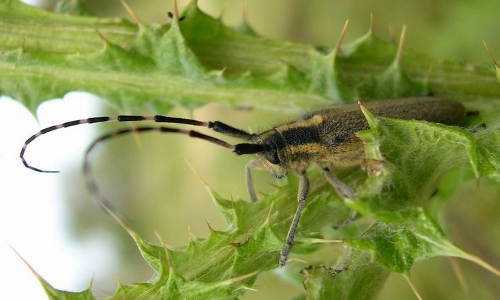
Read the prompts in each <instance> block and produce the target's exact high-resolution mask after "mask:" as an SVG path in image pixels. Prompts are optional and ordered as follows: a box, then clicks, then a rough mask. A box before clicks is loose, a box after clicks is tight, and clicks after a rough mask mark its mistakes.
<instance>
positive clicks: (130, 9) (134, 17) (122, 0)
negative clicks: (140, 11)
mask: <svg viewBox="0 0 500 300" xmlns="http://www.w3.org/2000/svg"><path fill="white" fill-rule="evenodd" d="M120 2H121V3H122V5H123V7H124V8H125V10H126V11H127V13H128V14H129V15H130V17H131V18H132V19H133V20H134V22H135V23H137V24H139V25H144V23H143V22H142V21H141V19H139V16H137V14H136V13H135V12H134V11H133V10H132V8H130V6H129V5H128V4H127V2H125V0H121V1H120Z"/></svg>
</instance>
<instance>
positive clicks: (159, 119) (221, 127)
mask: <svg viewBox="0 0 500 300" xmlns="http://www.w3.org/2000/svg"><path fill="white" fill-rule="evenodd" d="M112 121H115V122H139V121H149V122H156V123H172V124H185V125H192V126H199V127H206V128H210V129H212V130H213V131H215V132H219V133H221V134H224V135H227V136H231V137H235V138H238V139H243V140H250V139H251V138H252V137H253V135H252V134H250V133H248V132H246V131H243V130H241V129H237V128H234V127H232V126H229V125H227V124H225V123H222V122H219V121H215V122H205V121H198V120H194V119H185V118H175V117H168V116H161V115H156V116H134V115H120V116H111V117H109V116H108V117H94V118H88V119H80V120H73V121H69V122H65V123H61V124H58V125H54V126H49V127H46V128H44V129H42V130H40V131H39V132H37V133H35V134H34V135H32V136H31V137H29V138H28V139H27V140H26V141H25V142H24V145H23V147H22V149H21V152H20V153H19V157H20V158H21V161H22V162H23V164H24V166H25V167H26V168H28V169H31V170H33V171H37V172H42V173H58V172H59V171H52V170H43V169H40V168H37V167H34V166H31V165H30V164H28V162H27V161H26V159H25V158H24V154H25V152H26V149H27V147H28V145H29V144H30V143H31V142H33V141H34V140H35V139H37V138H38V137H40V136H41V135H44V134H46V133H49V132H52V131H54V130H58V129H63V128H68V127H72V126H76V125H81V124H95V123H104V122H112ZM148 128H149V129H148ZM155 128H156V129H155ZM143 131H159V132H164V133H165V132H170V133H180V134H186V135H189V136H191V137H196V138H201V139H203V140H205V141H209V142H211V143H214V144H217V145H219V146H222V147H224V148H227V149H229V150H231V151H234V150H235V146H234V145H231V144H228V143H226V142H224V141H222V140H219V139H216V138H214V137H211V136H208V135H205V134H202V133H199V132H196V131H192V130H182V129H175V128H169V127H141V129H140V130H139V129H138V130H130V129H126V130H120V131H116V132H114V133H112V134H108V135H105V136H103V137H101V138H100V139H98V140H96V141H95V142H94V143H95V144H98V143H100V142H102V141H103V140H106V139H109V138H111V137H112V136H116V135H122V134H126V133H129V132H143ZM93 146H95V145H93ZM93 146H91V147H93ZM253 153H255V152H253Z"/></svg>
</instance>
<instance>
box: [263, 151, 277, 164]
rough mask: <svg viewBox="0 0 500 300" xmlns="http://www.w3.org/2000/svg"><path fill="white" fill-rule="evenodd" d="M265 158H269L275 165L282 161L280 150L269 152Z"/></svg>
mask: <svg viewBox="0 0 500 300" xmlns="http://www.w3.org/2000/svg"><path fill="white" fill-rule="evenodd" d="M265 158H266V159H267V161H268V162H270V163H272V164H273V165H278V164H279V163H280V159H279V157H278V152H272V153H271V154H267V155H266V156H265Z"/></svg>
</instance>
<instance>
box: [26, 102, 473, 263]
mask: <svg viewBox="0 0 500 300" xmlns="http://www.w3.org/2000/svg"><path fill="white" fill-rule="evenodd" d="M366 107H367V108H368V109H369V110H370V111H371V112H372V113H374V114H375V115H378V116H382V117H390V118H398V119H406V120H411V119H413V120H424V121H429V122H436V123H442V124H446V125H455V124H458V123H459V122H460V120H461V119H462V118H463V117H465V116H466V114H467V113H466V110H465V108H464V107H463V106H462V105H461V104H460V103H458V102H455V101H451V100H443V99H437V98H431V97H420V98H406V99H393V100H386V101H374V102H367V103H366ZM109 121H118V122H137V121H153V122H157V123H176V124H186V125H192V126H199V127H207V128H210V129H212V130H213V131H215V132H218V133H221V134H223V135H226V136H230V137H235V138H238V139H240V140H243V141H245V142H244V143H239V144H236V145H232V144H229V143H226V142H224V141H223V140H220V139H217V138H214V137H211V136H209V135H205V134H202V133H199V132H197V131H193V130H185V129H177V128H171V127H166V126H139V127H136V128H127V129H121V130H118V131H114V132H111V133H108V134H106V135H103V136H101V137H100V138H98V139H96V140H95V141H94V142H93V143H92V144H91V145H90V146H89V148H88V149H87V151H86V154H85V162H84V172H85V174H86V178H87V185H88V187H89V189H90V191H91V192H94V194H96V195H98V193H97V186H96V184H95V182H94V180H93V178H92V177H91V176H90V171H89V164H88V154H89V153H90V152H91V151H92V149H93V148H94V147H95V146H96V145H97V144H99V143H101V142H103V141H105V140H108V139H110V138H113V137H115V136H119V135H124V134H128V133H132V132H138V133H142V132H146V131H157V132H161V133H178V134H183V135H188V136H190V137H193V138H199V139H202V140H205V141H208V142H211V143H213V144H216V145H219V146H222V147H224V148H227V149H229V150H231V151H232V152H234V153H236V154H237V155H245V154H255V156H256V158H255V159H253V160H251V161H250V162H248V164H247V165H246V167H245V175H246V185H247V190H248V194H249V197H250V200H251V201H252V202H255V201H256V200H257V196H256V194H255V191H254V188H253V184H252V177H251V173H250V170H251V169H253V168H256V167H263V168H264V169H266V170H267V171H269V172H270V173H271V174H273V175H274V176H276V177H277V178H281V177H283V176H285V175H287V173H288V171H289V170H291V171H293V172H295V173H296V174H297V175H298V176H299V187H298V194H297V201H298V207H297V211H296V213H295V215H294V217H293V220H292V224H291V225H290V229H289V231H288V235H287V237H286V241H285V244H284V246H283V248H282V249H281V255H280V258H279V262H278V263H279V266H280V267H281V266H284V265H285V263H286V260H287V257H288V254H289V252H290V248H291V246H292V242H293V238H294V235H295V231H296V229H297V225H298V223H299V219H300V216H301V214H302V210H303V209H304V205H305V200H306V198H307V194H308V190H309V180H308V178H307V175H306V169H307V167H308V166H310V165H312V164H316V165H318V166H319V167H320V168H321V169H322V170H323V173H324V175H325V177H326V179H327V181H328V182H329V183H330V184H331V185H332V186H333V188H334V190H335V192H336V193H337V195H338V196H339V197H340V198H341V199H346V198H352V197H353V196H354V194H355V191H354V190H353V189H352V188H351V187H349V186H347V185H346V184H345V183H343V182H342V181H340V180H339V179H338V178H337V177H336V176H335V175H334V174H333V173H331V168H332V167H336V166H349V165H354V164H359V163H361V162H362V159H363V152H364V147H363V142H362V141H361V140H360V139H359V138H358V137H356V135H355V133H356V132H357V131H360V130H364V129H367V128H368V123H367V121H366V120H365V118H364V117H363V115H362V113H361V111H360V109H359V107H358V106H357V105H356V104H349V105H342V106H337V107H331V108H325V109H321V110H317V111H313V112H309V113H306V114H304V115H302V117H301V118H300V119H298V120H297V121H293V122H290V123H286V124H283V125H279V126H276V127H274V128H272V129H269V130H266V131H264V132H262V133H258V134H253V133H248V132H246V131H244V130H241V129H237V128H235V127H232V126H230V125H228V124H225V123H222V122H219V121H214V122H204V121H198V120H193V119H184V118H175V117H168V116H160V115H157V116H134V115H120V116H113V117H95V118H88V119H81V120H74V121H70V122H66V123H62V124H59V125H54V126H50V127H47V128H45V129H42V130H41V131H39V132H38V133H35V134H34V135H32V136H31V137H30V138H28V139H27V140H26V142H25V143H24V145H23V147H22V149H21V153H20V157H21V160H22V162H23V164H24V165H25V166H26V167H27V168H30V169H32V170H34V171H38V172H45V173H54V172H57V171H48V170H42V169H39V168H36V167H33V166H31V165H29V164H28V163H27V161H26V160H25V158H24V153H25V151H26V148H27V146H28V145H29V144H30V143H31V142H33V140H35V139H36V138H38V137H39V136H41V135H43V134H46V133H49V132H51V131H54V130H57V129H61V128H66V127H71V126H76V125H80V124H93V123H102V122H109ZM99 197H101V196H99ZM101 200H105V199H104V198H102V199H101Z"/></svg>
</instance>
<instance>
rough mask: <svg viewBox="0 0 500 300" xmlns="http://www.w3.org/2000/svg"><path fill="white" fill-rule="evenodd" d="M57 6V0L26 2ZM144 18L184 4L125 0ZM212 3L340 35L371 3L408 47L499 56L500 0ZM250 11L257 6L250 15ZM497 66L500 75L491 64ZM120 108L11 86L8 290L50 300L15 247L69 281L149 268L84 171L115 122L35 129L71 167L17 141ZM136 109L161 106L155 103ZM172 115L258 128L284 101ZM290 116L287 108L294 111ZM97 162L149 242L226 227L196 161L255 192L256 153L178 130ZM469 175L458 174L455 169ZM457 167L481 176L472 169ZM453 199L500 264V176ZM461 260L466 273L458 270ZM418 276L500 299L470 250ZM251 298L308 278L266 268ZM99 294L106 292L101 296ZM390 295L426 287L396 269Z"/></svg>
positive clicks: (277, 28) (359, 28) (294, 33)
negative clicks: (24, 97) (29, 105)
mask: <svg viewBox="0 0 500 300" xmlns="http://www.w3.org/2000/svg"><path fill="white" fill-rule="evenodd" d="M26 2H29V3H31V4H36V5H40V6H42V7H44V8H46V9H51V8H52V7H53V6H54V1H46V2H44V3H41V2H40V1H34V0H31V1H26ZM83 2H84V3H85V5H86V6H87V8H88V10H89V11H91V12H92V14H95V15H97V16H101V17H122V18H129V16H128V14H127V12H126V10H125V9H124V8H123V6H122V4H121V3H120V1H118V0H116V1H115V0H108V1H97V0H88V1H83ZM127 3H128V4H129V6H130V7H131V8H132V9H133V10H134V11H135V12H136V14H137V15H138V16H139V17H140V19H141V20H142V21H143V22H145V23H166V22H168V18H167V12H168V11H171V10H172V3H171V1H168V0H141V1H138V0H136V1H132V0H129V1H127ZM179 3H180V7H184V5H185V4H186V1H179ZM199 5H200V7H201V9H202V10H203V11H205V12H206V13H208V14H210V15H212V16H214V17H218V16H221V14H222V19H223V21H224V22H225V23H226V24H229V25H231V26H235V25H237V24H239V23H240V22H241V21H242V20H243V15H245V18H246V19H247V20H248V22H249V24H250V25H251V26H252V27H253V28H254V29H255V31H256V32H258V33H259V34H261V35H262V36H264V37H268V38H273V39H281V40H290V41H294V42H302V43H311V44H314V45H325V46H333V45H334V44H335V42H336V40H337V37H338V35H339V32H340V30H341V28H342V26H343V24H344V22H345V20H346V19H349V20H350V23H349V28H348V30H347V34H346V37H345V39H344V41H345V42H350V41H352V40H354V39H355V38H357V37H359V36H361V35H363V34H365V33H366V32H367V30H368V27H369V20H370V13H373V14H374V16H375V30H376V32H377V35H378V36H380V37H381V38H383V39H385V40H387V41H389V40H391V39H392V35H391V33H390V32H391V30H392V31H393V32H395V35H396V36H399V32H400V30H401V28H402V26H403V25H404V24H406V26H407V35H406V41H405V49H406V50H411V51H416V52H420V53H423V54H426V55H428V56H431V57H434V58H436V59H438V60H441V59H442V60H455V61H466V62H470V63H478V64H488V63H490V61H489V57H488V55H487V53H486V51H485V49H484V47H483V45H482V42H483V40H484V41H486V43H487V44H488V46H489V48H490V50H491V51H492V53H493V54H494V55H495V54H497V55H496V57H497V58H498V59H500V40H499V39H498V36H499V34H500V27H499V26H498V24H497V22H498V14H497V12H498V10H497V5H498V1H497V0H479V1H439V2H436V1H430V0H425V1H412V0H405V1H401V0H399V1H396V0H392V1H383V2H382V1H376V0H355V1H338V0H317V1H299V0H274V1H264V0H254V1H243V0H226V1H222V0H208V1H204V0H200V1H199ZM243 12H245V13H243ZM492 76H494V75H493V73H492ZM118 113H122V112H119V111H115V110H113V109H112V108H111V107H109V106H106V104H105V103H104V101H102V100H100V99H98V98H97V97H95V96H93V95H90V94H86V93H81V92H74V93H69V94H68V95H66V96H65V97H64V98H63V99H55V100H54V101H47V102H46V103H44V104H43V105H41V106H40V108H39V109H38V111H37V116H36V118H35V116H33V115H31V114H30V113H29V112H28V111H27V110H26V109H25V108H24V107H22V105H20V104H19V103H17V102H16V101H15V99H14V100H13V99H9V98H7V97H2V98H0V140H1V141H2V142H1V145H0V165H1V169H0V175H1V176H2V188H1V190H0V203H1V204H2V208H1V210H0V222H2V223H1V226H0V228H1V229H0V230H1V233H2V238H3V240H2V242H1V243H2V244H1V245H0V247H1V248H0V249H1V250H0V251H1V253H0V259H1V265H2V268H1V272H2V277H3V278H7V279H3V280H1V281H0V286H4V289H2V291H7V292H8V291H12V294H10V295H9V294H7V295H5V293H2V294H3V295H4V296H5V299H46V296H45V293H44V292H43V290H42V289H41V287H40V285H39V284H38V282H37V280H36V278H35V276H33V275H32V273H31V272H30V271H29V269H28V268H27V267H26V266H25V265H24V264H23V263H22V261H21V260H20V258H19V257H18V256H17V255H16V254H15V252H14V251H13V249H15V250H16V251H17V252H18V253H19V255H20V256H22V257H23V258H24V259H25V260H26V261H27V262H28V263H29V264H30V265H31V266H32V267H33V268H34V270H36V271H37V272H38V273H39V274H40V275H41V276H42V277H44V278H45V279H46V280H48V281H49V282H50V283H51V284H52V285H53V286H55V287H56V288H59V289H65V290H70V291H78V290H82V289H85V288H86V287H87V286H88V285H89V283H90V281H91V280H92V278H93V287H94V288H95V290H96V291H100V292H102V293H103V294H109V293H112V292H113V291H114V289H115V288H116V280H117V279H116V278H118V280H119V281H120V282H122V283H124V284H130V283H133V282H139V281H145V280H148V279H150V278H151V276H152V272H151V270H150V268H149V266H148V265H147V264H146V263H145V262H144V261H143V260H142V258H141V257H140V254H139V252H138V251H137V249H136V247H135V244H134V243H133V241H132V239H131V238H130V237H129V236H128V235H127V234H126V233H125V232H124V231H123V230H122V229H121V228H120V227H119V226H118V225H117V224H116V222H115V221H113V220H112V219H110V218H109V217H108V215H107V214H106V213H104V212H103V211H102V210H101V209H100V208H99V207H98V206H97V205H96V204H95V202H93V200H92V199H91V197H90V196H89V195H88V193H87V191H86V190H85V187H84V180H83V177H82V172H81V165H82V159H83V152H84V151H85V149H86V146H87V145H88V144H89V143H90V142H91V140H92V139H93V138H95V137H96V136H98V135H99V133H103V132H106V131H109V130H110V129H111V128H115V127H114V126H106V125H103V126H80V127H78V128H72V129H71V130H62V131H60V132H55V133H53V134H51V135H48V136H44V137H43V139H40V140H37V141H36V143H34V144H33V145H32V147H31V148H30V149H29V153H27V158H28V159H29V161H30V162H31V163H33V164H36V165H37V166H40V167H42V168H44V167H46V168H49V169H58V170H60V171H61V173H59V174H40V173H36V172H32V171H29V170H27V169H25V168H24V167H23V166H22V164H21V162H20V161H19V158H18V155H19V150H20V148H21V146H22V144H23V142H24V140H25V139H26V138H28V137H29V136H30V135H31V134H33V133H35V132H36V131H38V130H40V128H42V127H46V126H49V125H52V124H57V123H60V122H64V121H67V120H72V119H78V118H86V117H90V116H97V115H102V114H112V115H114V114H118ZM134 113H144V114H149V113H151V112H150V111H147V110H143V111H140V110H136V111H134ZM167 113H168V114H169V115H174V116H181V117H182V116H184V117H190V116H192V117H194V118H197V119H202V120H223V121H224V122H227V123H229V124H233V125H235V126H237V127H240V128H243V129H250V130H252V131H254V132H258V131H260V130H265V129H267V128H268V127H271V126H272V125H275V124H276V119H277V118H278V119H279V118H280V117H277V116H276V112H272V113H271V112H267V111H255V110H254V111H241V110H235V109H232V108H229V107H223V106H217V105H208V106H205V107H202V108H199V109H196V110H194V111H193V112H189V111H186V110H184V109H181V108H176V109H174V110H173V111H169V112H167ZM290 118H292V116H290V115H283V116H282V117H281V119H282V120H283V121H286V120H289V119H290ZM92 161H93V168H94V174H96V177H97V182H98V184H99V186H100V187H101V189H102V192H103V193H104V194H105V195H106V196H107V197H108V198H109V199H111V201H112V202H113V205H115V207H116V209H117V210H118V211H120V213H122V214H123V215H124V216H126V217H127V218H129V219H130V220H132V221H133V223H132V227H133V229H134V230H135V231H136V232H138V233H139V234H140V235H141V236H142V237H144V238H145V239H146V240H148V241H150V242H155V243H156V242H157V238H156V236H155V233H156V232H157V233H158V234H159V235H160V236H162V238H163V240H164V241H165V242H166V243H167V244H169V245H172V246H182V245H185V244H186V243H187V242H188V241H189V232H191V233H192V234H193V235H195V236H197V237H205V236H207V235H208V229H207V226H206V221H208V222H209V223H210V224H211V226H212V227H214V228H215V229H219V230H223V229H224V228H225V226H226V224H225V223H224V221H223V219H222V217H221V216H220V215H219V213H218V212H217V210H216V209H215V206H214V205H213V203H212V200H211V199H210V197H209V195H208V193H207V192H206V190H205V188H204V186H203V184H202V183H201V182H200V181H199V179H198V178H197V176H196V174H195V173H194V172H193V171H192V170H191V169H190V167H189V166H188V163H189V164H190V165H191V166H192V167H193V168H194V170H196V172H197V173H198V174H199V175H200V176H201V177H203V178H204V179H205V180H206V181H207V182H208V184H209V185H210V186H211V187H212V188H214V189H215V190H216V191H217V192H219V193H220V194H221V195H222V196H224V197H225V198H230V197H233V198H238V197H241V198H243V199H248V197H247V195H246V191H245V182H244V174H243V168H244V165H245V164H246V162H247V161H248V158H245V157H236V156H234V155H232V154H231V153H228V152H227V150H224V149H222V148H218V147H215V146H212V145H209V144H207V143H203V142H202V141H196V140H190V139H187V138H184V137H177V136H156V135H143V136H141V138H140V143H137V141H136V140H135V139H134V138H133V137H129V138H123V139H117V140H113V141H110V142H109V143H107V144H106V145H104V146H102V147H100V148H98V149H97V151H95V153H94V154H93V156H92ZM457 174H458V173H457ZM457 174H452V175H449V177H450V178H447V179H448V180H453V178H451V177H453V176H470V175H469V174H466V175H463V174H462V173H460V175H457ZM254 177H255V180H256V183H255V184H256V187H257V190H259V191H264V192H265V191H267V192H271V191H272V190H273V188H272V187H271V185H270V184H272V183H273V182H274V180H273V178H272V177H271V176H270V175H268V174H266V173H264V172H256V173H255V175H254ZM454 195H455V196H453V197H452V199H451V200H450V201H449V202H448V203H447V205H446V206H445V209H444V210H443V214H442V216H441V219H440V220H439V221H440V224H441V225H442V226H443V228H444V230H445V231H446V233H447V235H448V236H449V237H450V239H451V240H452V241H454V242H455V243H456V244H457V245H459V246H460V247H462V248H463V249H465V250H467V251H469V252H471V253H473V254H475V255H477V256H479V257H481V258H483V259H485V260H486V261H488V262H489V263H491V264H493V265H494V266H497V267H498V266H499V265H500V246H498V241H499V240H500V233H499V231H498V228H500V221H499V220H500V218H498V216H499V215H500V205H499V204H498V199H500V194H499V189H498V186H497V185H496V183H494V182H492V181H489V180H481V183H480V185H479V186H476V185H475V182H474V180H469V181H467V183H466V184H463V185H461V186H459V187H458V191H457V192H456V193H455V194H454ZM457 265H458V266H459V268H460V270H461V274H462V276H463V281H465V283H460V280H461V279H460V277H459V276H456V275H455V273H454V271H453V270H454V268H455V267H456V266H457ZM411 275H412V278H413V280H414V284H415V285H416V287H417V289H418V290H419V292H420V293H421V295H422V296H423V297H424V299H470V298H471V296H474V297H475V298H477V299H497V298H498V297H500V287H499V286H500V285H499V280H498V278H495V277H494V276H493V275H491V274H490V273H487V272H486V271H484V270H482V269H481V268H479V267H477V266H475V265H472V264H471V263H468V262H463V261H455V262H452V261H451V260H450V259H436V260H432V261H425V262H421V263H417V264H416V265H415V268H414V269H413V270H412V273H411ZM255 288H256V289H257V290H258V292H251V291H250V292H247V294H246V295H245V297H244V299H265V298H269V297H272V298H274V299H288V298H291V297H292V296H294V295H297V294H298V293H299V292H300V291H301V290H302V287H301V286H300V285H297V284H293V283H290V282H287V281H286V280H284V279H282V277H281V276H279V274H277V273H275V272H268V273H266V274H263V275H262V276H261V277H259V279H258V282H257V285H256V286H255ZM97 295H99V294H97ZM379 299H415V297H414V296H413V293H412V291H411V289H410V287H409V286H408V284H407V283H406V282H405V280H404V279H403V278H402V277H401V276H399V275H396V274H393V275H391V276H390V278H389V281H388V282H387V284H386V287H385V288H384V290H383V291H382V294H381V296H380V298H379Z"/></svg>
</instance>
